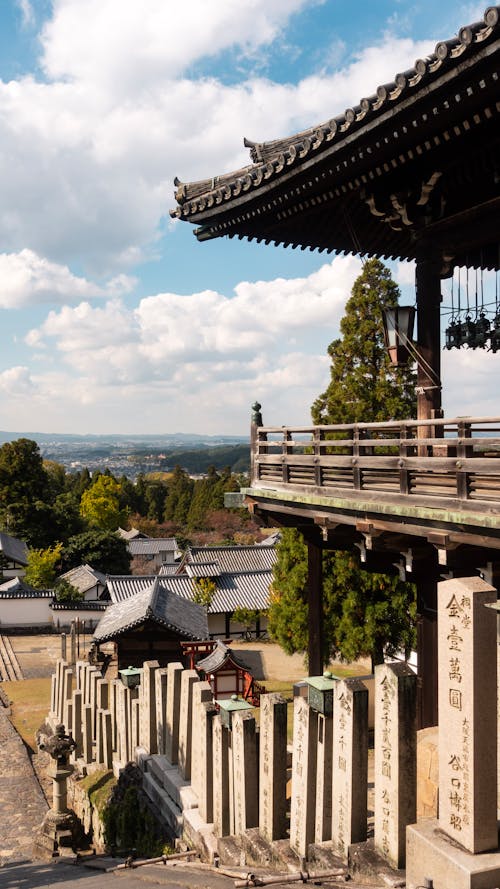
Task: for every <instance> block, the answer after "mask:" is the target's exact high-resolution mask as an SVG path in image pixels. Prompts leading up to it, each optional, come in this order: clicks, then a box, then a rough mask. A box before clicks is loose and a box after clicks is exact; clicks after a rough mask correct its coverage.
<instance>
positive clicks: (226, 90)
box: [0, 0, 498, 434]
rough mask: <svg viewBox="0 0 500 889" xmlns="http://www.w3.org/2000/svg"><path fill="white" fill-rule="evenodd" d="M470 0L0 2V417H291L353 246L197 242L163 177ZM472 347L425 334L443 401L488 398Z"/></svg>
mask: <svg viewBox="0 0 500 889" xmlns="http://www.w3.org/2000/svg"><path fill="white" fill-rule="evenodd" d="M484 8H485V7H484V6H483V4H477V3H460V2H458V3H457V2H451V0H441V2H440V3H438V4H436V3H435V2H430V0H420V2H419V0H413V2H409V0H377V2H374V0H360V2H357V3H352V0H324V2H320V0H318V2H315V0H184V2H183V3H177V2H174V0H142V2H141V3H140V4H138V3H136V2H135V0H52V2H51V0H31V2H30V0H2V2H1V4H0V281H1V282H2V284H1V287H0V324H1V330H2V350H1V353H0V417H1V419H0V427H1V428H3V429H7V430H12V431H16V432H29V431H43V432H49V431H53V432H78V433H84V432H103V433H106V432H123V433H126V432H135V433H140V432H148V433H153V432H156V433H159V432H176V431H185V432H204V433H241V434H245V433H246V432H247V431H248V424H249V416H250V405H251V403H252V401H253V400H254V399H255V398H258V399H259V400H260V401H261V403H262V404H263V413H264V421H265V422H267V423H270V424H271V423H272V424H276V425H281V424H284V423H290V424H292V423H301V424H304V423H307V422H308V421H309V409H310V405H311V403H312V401H313V400H314V398H315V397H316V396H317V395H318V394H319V393H320V392H321V391H322V390H323V389H324V388H325V386H326V385H327V383H328V377H329V372H328V360H327V357H326V349H327V346H328V343H329V342H330V341H331V340H332V339H333V338H334V337H335V336H336V335H337V333H338V324H339V320H340V318H341V315H342V311H343V306H344V304H345V301H346V298H347V297H348V295H349V291H350V288H351V286H352V283H353V281H354V279H355V277H356V275H357V274H358V273H359V271H360V262H359V260H358V259H356V258H354V257H351V258H345V257H335V256H331V257H329V258H326V259H325V256H324V255H322V256H320V255H319V254H316V253H309V252H302V251H293V250H285V249H283V248H273V247H270V246H269V247H266V246H264V245H257V244H246V243H244V242H238V241H228V240H226V239H223V240H220V241H214V242H209V243H206V244H198V243H197V241H196V239H195V238H194V236H193V233H192V227H191V226H189V225H186V224H184V223H175V224H174V223H173V222H172V221H171V220H170V217H169V215H168V210H169V209H170V208H171V207H172V206H173V205H174V199H173V191H174V186H173V179H174V177H175V176H176V175H178V176H179V177H180V178H181V179H182V180H184V181H189V180H194V179H198V178H205V177H209V176H213V175H216V174H218V173H222V172H224V171H227V170H231V169H235V168H237V167H239V166H241V165H244V164H247V163H248V162H249V157H248V152H247V151H246V150H245V149H244V148H243V137H244V136H247V137H249V138H251V139H256V140H263V139H271V138H276V137H279V136H284V135H287V134H290V133H293V132H295V131H296V130H298V129H301V128H303V127H305V126H309V125H313V124H314V123H318V122H319V121H321V120H324V119H327V118H329V117H331V116H333V115H334V114H337V113H339V112H341V111H342V110H343V109H344V108H346V107H348V106H349V105H350V104H352V103H354V102H356V101H357V100H359V99H360V98H361V97H362V96H363V95H366V94H369V93H371V92H373V91H374V90H375V88H376V87H377V85H378V84H380V83H383V82H386V81H387V80H388V79H392V77H393V76H394V74H395V73H396V72H397V71H400V70H404V69H406V68H408V67H410V66H411V65H413V63H414V62H415V59H416V58H418V57H421V56H422V55H425V54H426V53H428V52H429V51H431V50H432V49H433V47H434V45H435V43H436V42H437V41H438V40H440V39H446V38H447V37H449V36H451V35H452V34H453V33H455V32H456V31H457V29H458V28H459V27H460V26H461V25H463V24H465V23H468V22H471V21H474V20H476V19H477V18H479V17H481V16H482V13H483V12H484ZM393 273H394V275H395V276H396V278H397V280H398V281H399V282H400V284H401V286H402V289H403V293H404V295H405V296H406V297H408V298H409V299H410V300H412V299H413V291H412V284H411V282H412V275H413V271H412V269H411V267H408V266H407V265H398V264H396V265H394V267H393ZM492 360H493V356H491V355H487V354H485V353H481V354H479V353H468V352H465V351H464V352H460V353H458V352H454V353H445V355H444V357H443V361H444V378H445V385H446V393H447V400H446V401H445V408H446V412H447V414H448V415H451V414H453V413H456V412H459V413H461V414H463V413H473V414H476V415H480V414H485V413H493V414H494V413H498V411H497V410H496V409H495V407H494V400H495V393H493V392H491V393H490V391H489V388H488V380H489V379H490V378H491V374H492V370H493V365H492Z"/></svg>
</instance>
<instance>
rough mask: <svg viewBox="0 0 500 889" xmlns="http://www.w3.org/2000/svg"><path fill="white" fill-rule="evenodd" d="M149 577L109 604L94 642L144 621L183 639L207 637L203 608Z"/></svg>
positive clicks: (113, 636)
mask: <svg viewBox="0 0 500 889" xmlns="http://www.w3.org/2000/svg"><path fill="white" fill-rule="evenodd" d="M141 579H142V578H141ZM149 580H150V582H149V585H148V586H147V587H146V588H143V589H142V590H141V591H140V592H137V593H136V594H135V595H132V596H130V597H129V598H127V599H123V600H122V601H120V602H117V603H116V604H114V605H110V606H109V607H108V609H107V611H106V613H105V614H104V615H103V617H102V618H101V620H100V621H99V624H98V626H97V628H96V630H95V633H94V639H95V641H96V642H105V641H106V640H108V639H114V638H115V637H116V636H120V635H121V634H122V633H125V632H129V631H130V630H134V629H135V628H137V627H139V626H140V625H141V624H143V623H145V622H146V621H152V622H153V623H156V624H159V625H160V626H163V627H165V628H167V629H170V630H173V631H174V632H176V633H178V634H179V635H181V636H183V637H184V638H186V639H206V638H207V636H208V627H207V615H206V610H205V608H203V607H202V606H201V605H196V604H195V603H194V602H191V601H186V599H185V598H184V597H181V596H178V595H177V594H176V593H174V592H173V591H172V590H170V589H166V588H165V586H164V585H163V584H162V583H161V581H160V579H159V578H157V577H156V578H150V579H149Z"/></svg>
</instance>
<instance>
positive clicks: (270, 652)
mask: <svg viewBox="0 0 500 889" xmlns="http://www.w3.org/2000/svg"><path fill="white" fill-rule="evenodd" d="M231 648H232V649H234V651H238V652H240V655H241V658H242V660H244V661H245V663H246V664H247V665H248V667H249V668H250V669H251V670H252V672H253V675H254V677H255V679H257V681H262V680H265V679H274V680H279V681H281V682H299V681H300V680H301V679H305V677H306V676H307V675H308V673H307V667H306V666H305V661H304V657H303V655H301V654H292V655H289V654H285V652H284V651H282V649H281V648H280V647H279V645H276V644H275V643H274V642H267V641H264V642H259V641H257V642H239V641H238V642H236V641H233V642H232V643H231ZM330 669H331V670H332V671H333V672H335V671H336V670H338V671H339V672H340V673H343V672H344V671H345V670H347V669H349V671H350V673H351V675H352V674H353V673H354V674H356V675H359V676H363V675H365V676H366V675H367V674H368V673H370V672H371V667H370V662H369V660H360V661H357V662H356V663H355V664H349V665H347V664H342V663H341V662H340V661H333V662H332V664H331V665H330Z"/></svg>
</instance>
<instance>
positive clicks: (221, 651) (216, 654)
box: [196, 639, 248, 673]
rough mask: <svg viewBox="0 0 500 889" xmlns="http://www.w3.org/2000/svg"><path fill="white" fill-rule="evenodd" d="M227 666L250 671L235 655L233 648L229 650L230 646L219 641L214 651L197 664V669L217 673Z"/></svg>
mask: <svg viewBox="0 0 500 889" xmlns="http://www.w3.org/2000/svg"><path fill="white" fill-rule="evenodd" d="M227 664H233V665H234V666H235V667H239V668H240V669H241V670H248V667H247V665H246V664H245V662H244V661H243V660H241V659H240V658H239V657H238V656H237V655H236V654H235V653H234V651H233V650H232V648H228V646H227V645H225V644H224V642H222V641H221V640H220V639H219V640H218V641H217V645H216V646H215V648H214V650H213V651H211V652H210V654H208V655H207V656H206V657H204V658H203V659H202V660H200V661H198V662H197V663H196V669H197V670H198V671H199V670H204V672H205V673H216V672H217V671H218V670H221V669H222V668H223V667H225V666H226V665H227Z"/></svg>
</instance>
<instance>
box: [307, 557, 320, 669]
mask: <svg viewBox="0 0 500 889" xmlns="http://www.w3.org/2000/svg"><path fill="white" fill-rule="evenodd" d="M307 582H308V601H309V647H308V661H309V676H321V675H322V673H323V551H322V548H321V544H319V543H315V542H313V541H312V540H308V541H307Z"/></svg>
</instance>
